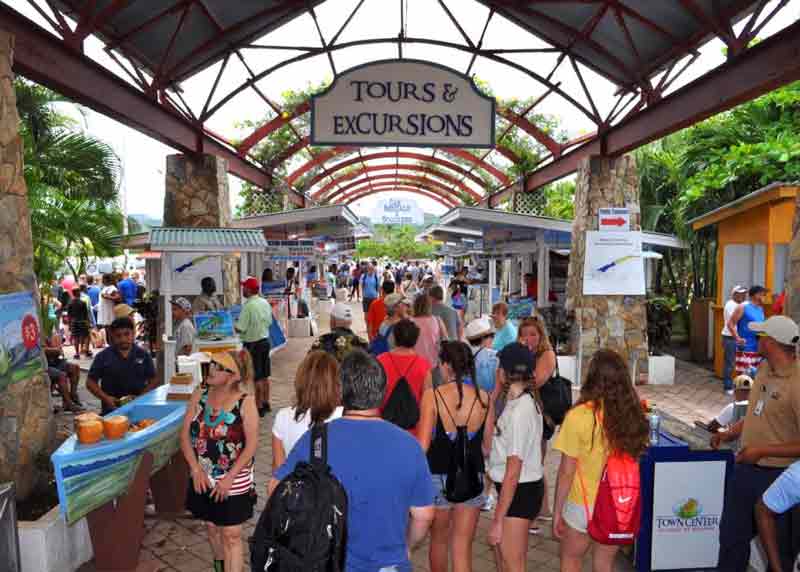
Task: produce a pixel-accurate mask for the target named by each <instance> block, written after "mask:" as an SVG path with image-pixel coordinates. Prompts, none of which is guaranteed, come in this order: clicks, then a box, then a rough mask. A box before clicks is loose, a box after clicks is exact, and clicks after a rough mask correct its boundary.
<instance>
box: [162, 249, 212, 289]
mask: <svg viewBox="0 0 800 572" xmlns="http://www.w3.org/2000/svg"><path fill="white" fill-rule="evenodd" d="M162 256H166V255H165V254H162ZM169 257H170V258H169V265H170V268H169V271H170V280H171V283H170V291H171V292H172V294H173V295H177V296H193V295H197V294H200V293H202V290H201V289H200V281H201V280H202V279H203V278H205V277H206V276H211V278H213V279H214V282H216V284H217V291H219V290H220V289H221V288H222V257H221V256H219V255H202V254H197V253H191V254H190V253H178V252H176V253H173V254H170V255H169ZM162 289H165V288H163V286H162Z"/></svg>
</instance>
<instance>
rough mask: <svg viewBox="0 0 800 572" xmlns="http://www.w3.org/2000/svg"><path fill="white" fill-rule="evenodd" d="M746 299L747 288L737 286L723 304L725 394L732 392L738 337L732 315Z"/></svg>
mask: <svg viewBox="0 0 800 572" xmlns="http://www.w3.org/2000/svg"><path fill="white" fill-rule="evenodd" d="M746 297H747V288H745V287H744V286H742V285H740V284H737V285H736V286H734V287H733V288H732V289H731V298H730V300H728V301H727V302H725V308H724V310H723V311H722V315H723V319H724V322H723V325H722V350H723V352H724V353H723V355H724V356H725V357H724V358H723V361H722V382H723V387H724V389H725V392H726V393H728V392H731V393H732V392H733V381H731V380H732V376H733V369H734V367H735V365H736V342H737V341H738V338H739V335H738V333H737V331H736V322H735V321H733V320H732V318H733V313H734V312H735V311H736V309H737V308H738V307H739V306H740V305H741V304H742V303H744V301H745V298H746Z"/></svg>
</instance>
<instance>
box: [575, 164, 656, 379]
mask: <svg viewBox="0 0 800 572" xmlns="http://www.w3.org/2000/svg"><path fill="white" fill-rule="evenodd" d="M605 207H628V209H630V220H631V230H640V229H641V212H640V208H639V178H638V173H637V170H636V161H635V159H634V158H633V156H631V155H625V156H622V157H618V158H609V157H592V158H589V159H586V160H584V161H583V162H582V163H581V165H580V168H579V170H578V178H577V181H576V189H575V219H574V221H573V223H572V247H571V252H570V258H569V274H568V279H567V311H568V312H574V316H575V325H574V328H573V335H572V339H571V346H572V352H573V353H576V354H577V353H578V349H579V348H580V353H581V372H582V375H585V374H586V371H587V366H588V363H589V360H591V358H592V356H593V355H594V353H595V352H596V351H597V350H598V349H601V348H607V349H612V350H615V351H617V352H619V353H620V354H622V356H623V357H624V358H625V359H626V361H627V362H628V363H629V364H631V365H632V366H633V367H635V368H636V370H637V372H638V373H639V374H644V373H646V372H647V356H648V349H647V310H646V298H645V296H584V295H583V266H584V260H585V258H586V232H587V231H590V230H597V228H598V221H597V212H598V209H600V208H605ZM634 364H635V365H634ZM637 372H634V373H637Z"/></svg>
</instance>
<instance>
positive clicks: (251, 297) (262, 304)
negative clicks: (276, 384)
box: [235, 276, 272, 417]
mask: <svg viewBox="0 0 800 572" xmlns="http://www.w3.org/2000/svg"><path fill="white" fill-rule="evenodd" d="M260 291H261V284H260V283H259V282H258V280H256V279H255V278H253V277H252V276H251V277H249V278H248V279H247V280H245V281H244V282H242V295H243V296H244V298H245V301H244V304H242V313H241V314H239V319H238V320H236V326H235V327H236V331H237V332H239V337H240V338H241V339H242V343H243V344H244V347H245V348H246V349H247V351H249V352H250V357H251V358H253V369H254V378H255V384H256V405H258V413H259V415H261V417H264V415H266V414H267V413H268V412H269V411H270V406H269V376H270V374H271V372H272V364H271V362H270V358H269V351H270V349H271V348H270V343H269V327H270V326H271V325H272V306H270V304H269V302H267V301H266V300H265V299H264V298H262V297H261V296H259V292H260Z"/></svg>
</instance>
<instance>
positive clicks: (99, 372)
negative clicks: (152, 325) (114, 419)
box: [86, 318, 159, 415]
mask: <svg viewBox="0 0 800 572" xmlns="http://www.w3.org/2000/svg"><path fill="white" fill-rule="evenodd" d="M109 333H110V339H109V342H110V344H111V345H110V346H109V347H107V348H106V349H104V350H103V351H101V352H100V353H98V354H97V356H95V358H94V361H93V362H92V366H91V368H90V369H89V375H88V378H87V379H86V388H87V389H88V390H89V391H90V392H91V393H92V395H94V396H95V397H97V398H98V399H99V400H100V403H101V405H102V414H103V415H105V414H106V413H109V412H111V411H113V410H114V409H116V408H118V407H119V406H121V405H123V401H122V400H123V398H125V397H128V396H137V395H142V394H143V393H147V392H148V391H151V390H153V389H155V388H156V387H157V386H158V385H159V383H158V380H157V378H156V369H155V366H154V365H153V359H152V358H151V357H150V354H149V353H148V352H147V351H146V350H145V349H143V348H142V347H140V346H138V345H137V344H136V343H135V342H134V327H133V321H132V320H131V319H130V318H117V319H115V320H114V321H113V322H112V323H111V325H110V326H109Z"/></svg>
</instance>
